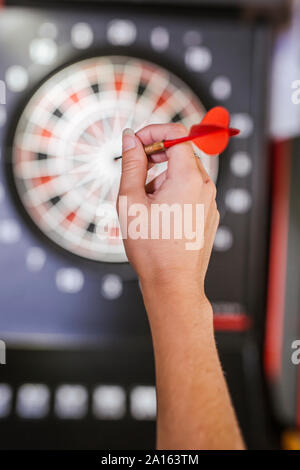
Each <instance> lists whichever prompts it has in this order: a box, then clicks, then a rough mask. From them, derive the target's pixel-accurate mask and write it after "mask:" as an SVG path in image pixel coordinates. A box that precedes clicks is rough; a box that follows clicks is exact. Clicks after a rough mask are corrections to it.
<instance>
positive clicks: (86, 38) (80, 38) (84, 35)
mask: <svg viewBox="0 0 300 470" xmlns="http://www.w3.org/2000/svg"><path fill="white" fill-rule="evenodd" d="M93 40H94V33H93V30H92V28H91V26H90V25H89V24H88V23H76V24H75V25H74V26H73V27H72V29H71V41H72V44H73V46H74V47H76V48H77V49H87V48H88V47H90V46H91V44H92V43H93Z"/></svg>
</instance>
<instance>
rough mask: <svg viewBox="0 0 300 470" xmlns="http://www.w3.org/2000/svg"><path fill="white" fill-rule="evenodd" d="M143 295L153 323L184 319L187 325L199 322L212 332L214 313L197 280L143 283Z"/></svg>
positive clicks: (147, 281) (158, 280)
mask: <svg viewBox="0 0 300 470" xmlns="http://www.w3.org/2000/svg"><path fill="white" fill-rule="evenodd" d="M140 285H141V291H142V295H143V299H144V303H145V307H146V310H147V313H148V317H149V320H150V323H151V322H152V319H154V318H155V317H157V318H158V320H159V324H162V322H164V321H166V322H168V321H170V317H171V318H172V321H175V320H176V319H180V321H181V318H182V320H183V321H184V322H186V321H187V320H188V319H189V320H191V321H196V322H198V321H200V322H201V323H202V322H203V323H205V324H206V325H207V327H209V328H211V329H213V310H212V306H211V303H210V302H209V300H208V298H207V297H206V295H205V291H204V286H203V284H202V283H201V282H199V280H197V279H181V280H179V279H174V278H173V279H161V278H159V279H155V280H153V279H151V280H150V279H144V280H143V279H140Z"/></svg>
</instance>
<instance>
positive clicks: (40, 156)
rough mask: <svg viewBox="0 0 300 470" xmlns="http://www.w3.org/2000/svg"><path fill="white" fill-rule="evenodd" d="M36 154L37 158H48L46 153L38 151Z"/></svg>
mask: <svg viewBox="0 0 300 470" xmlns="http://www.w3.org/2000/svg"><path fill="white" fill-rule="evenodd" d="M36 155H37V159H38V160H47V158H48V155H47V154H46V153H40V152H39V153H37V154H36Z"/></svg>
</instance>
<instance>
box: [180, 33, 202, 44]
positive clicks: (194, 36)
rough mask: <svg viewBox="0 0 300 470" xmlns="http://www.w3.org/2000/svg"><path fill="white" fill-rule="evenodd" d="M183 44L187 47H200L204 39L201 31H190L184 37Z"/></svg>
mask: <svg viewBox="0 0 300 470" xmlns="http://www.w3.org/2000/svg"><path fill="white" fill-rule="evenodd" d="M183 42H184V44H185V45H186V46H188V47H189V46H199V44H200V43H201V42H202V37H201V34H200V33H199V31H195V30H190V31H187V32H186V33H185V34H184V36H183Z"/></svg>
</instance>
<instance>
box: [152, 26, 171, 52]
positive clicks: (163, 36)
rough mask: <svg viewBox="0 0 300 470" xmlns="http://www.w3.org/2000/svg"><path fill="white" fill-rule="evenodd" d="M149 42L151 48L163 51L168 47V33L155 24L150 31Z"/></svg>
mask: <svg viewBox="0 0 300 470" xmlns="http://www.w3.org/2000/svg"><path fill="white" fill-rule="evenodd" d="M150 42H151V46H152V47H153V49H155V50H156V51H158V52H162V51H165V50H166V49H168V47H169V42H170V35H169V32H168V30H167V29H166V28H163V27H162V26H157V27H156V28H154V29H153V30H152V32H151V36H150Z"/></svg>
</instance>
